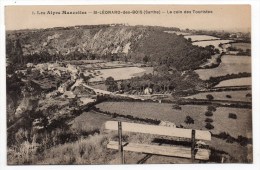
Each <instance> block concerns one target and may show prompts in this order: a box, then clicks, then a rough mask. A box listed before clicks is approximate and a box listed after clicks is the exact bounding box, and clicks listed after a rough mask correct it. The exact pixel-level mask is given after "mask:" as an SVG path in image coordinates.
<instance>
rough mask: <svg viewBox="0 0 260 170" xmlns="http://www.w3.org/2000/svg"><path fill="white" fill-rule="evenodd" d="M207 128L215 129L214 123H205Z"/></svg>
mask: <svg viewBox="0 0 260 170" xmlns="http://www.w3.org/2000/svg"><path fill="white" fill-rule="evenodd" d="M205 128H207V129H209V130H210V129H214V126H213V125H212V124H210V123H207V124H206V125H205Z"/></svg>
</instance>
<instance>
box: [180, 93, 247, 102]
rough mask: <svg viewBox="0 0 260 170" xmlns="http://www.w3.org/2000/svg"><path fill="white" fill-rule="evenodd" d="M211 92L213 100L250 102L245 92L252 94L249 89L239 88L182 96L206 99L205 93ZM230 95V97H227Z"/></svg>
mask: <svg viewBox="0 0 260 170" xmlns="http://www.w3.org/2000/svg"><path fill="white" fill-rule="evenodd" d="M208 94H211V95H212V96H213V97H214V100H231V101H246V102H250V101H251V99H250V98H249V97H246V95H247V94H252V91H251V90H243V91H242V90H241V91H223V92H205V93H198V94H195V95H191V96H187V97H184V98H188V99H207V97H206V96H207V95H208ZM227 96H230V97H227Z"/></svg>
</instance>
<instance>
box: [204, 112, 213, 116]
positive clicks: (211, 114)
mask: <svg viewBox="0 0 260 170" xmlns="http://www.w3.org/2000/svg"><path fill="white" fill-rule="evenodd" d="M205 116H213V113H212V112H210V111H207V112H206V113H205Z"/></svg>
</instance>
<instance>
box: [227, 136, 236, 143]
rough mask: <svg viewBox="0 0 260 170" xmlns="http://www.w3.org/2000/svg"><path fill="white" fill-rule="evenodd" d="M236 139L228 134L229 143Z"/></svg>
mask: <svg viewBox="0 0 260 170" xmlns="http://www.w3.org/2000/svg"><path fill="white" fill-rule="evenodd" d="M234 141H235V139H234V138H233V137H232V136H228V137H227V140H226V142H227V143H234Z"/></svg>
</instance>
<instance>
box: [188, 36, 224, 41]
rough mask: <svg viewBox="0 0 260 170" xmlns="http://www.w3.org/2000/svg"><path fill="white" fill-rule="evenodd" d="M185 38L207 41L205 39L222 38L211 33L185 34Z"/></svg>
mask: <svg viewBox="0 0 260 170" xmlns="http://www.w3.org/2000/svg"><path fill="white" fill-rule="evenodd" d="M184 38H186V39H189V38H191V41H205V40H219V39H220V38H217V37H213V36H209V35H185V36H184Z"/></svg>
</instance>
